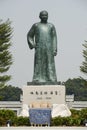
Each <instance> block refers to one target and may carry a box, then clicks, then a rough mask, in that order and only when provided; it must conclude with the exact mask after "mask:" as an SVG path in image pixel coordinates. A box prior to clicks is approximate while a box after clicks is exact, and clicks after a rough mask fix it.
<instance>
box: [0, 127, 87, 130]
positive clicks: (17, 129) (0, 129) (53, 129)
mask: <svg viewBox="0 0 87 130" xmlns="http://www.w3.org/2000/svg"><path fill="white" fill-rule="evenodd" d="M0 130H87V127H0Z"/></svg>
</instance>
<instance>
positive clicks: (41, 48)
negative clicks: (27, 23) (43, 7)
mask: <svg viewBox="0 0 87 130" xmlns="http://www.w3.org/2000/svg"><path fill="white" fill-rule="evenodd" d="M39 18H40V19H41V21H40V22H39V23H35V24H34V25H33V26H32V27H31V29H30V31H29V32H28V34H27V41H28V45H29V47H30V49H33V48H34V49H35V59H34V75H33V82H35V83H47V82H57V76H56V70H55V61H54V56H56V55H57V36H56V30H55V27H54V25H53V24H51V23H48V22H47V19H48V12H47V11H41V12H40V15H39Z"/></svg>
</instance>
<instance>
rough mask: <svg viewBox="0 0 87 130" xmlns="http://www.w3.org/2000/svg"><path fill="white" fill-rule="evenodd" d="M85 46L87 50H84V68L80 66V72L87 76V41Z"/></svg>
mask: <svg viewBox="0 0 87 130" xmlns="http://www.w3.org/2000/svg"><path fill="white" fill-rule="evenodd" d="M83 46H84V47H85V49H84V50H83V57H84V61H83V62H82V66H80V70H81V71H82V72H83V73H84V74H87V41H85V43H84V44H83Z"/></svg>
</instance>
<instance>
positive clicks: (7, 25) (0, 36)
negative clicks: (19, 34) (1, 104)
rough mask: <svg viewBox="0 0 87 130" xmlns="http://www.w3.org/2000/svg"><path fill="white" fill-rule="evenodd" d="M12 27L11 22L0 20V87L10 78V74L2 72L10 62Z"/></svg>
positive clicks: (8, 66) (7, 67)
mask: <svg viewBox="0 0 87 130" xmlns="http://www.w3.org/2000/svg"><path fill="white" fill-rule="evenodd" d="M11 37H12V28H11V22H10V21H9V20H7V21H6V22H3V21H2V20H0V87H3V86H5V83H6V82H7V81H9V80H10V78H11V76H10V75H6V74H4V73H5V72H7V71H8V70H9V68H10V65H11V64H12V54H11V52H10V51H9V48H10V46H11V41H10V40H11Z"/></svg>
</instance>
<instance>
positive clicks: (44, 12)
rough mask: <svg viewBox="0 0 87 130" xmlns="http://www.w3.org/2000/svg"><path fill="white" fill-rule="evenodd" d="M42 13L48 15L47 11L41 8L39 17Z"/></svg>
mask: <svg viewBox="0 0 87 130" xmlns="http://www.w3.org/2000/svg"><path fill="white" fill-rule="evenodd" d="M43 14H45V15H47V16H48V12H47V11H46V10H43V11H41V12H40V14H39V17H40V18H41V15H43Z"/></svg>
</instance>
